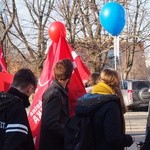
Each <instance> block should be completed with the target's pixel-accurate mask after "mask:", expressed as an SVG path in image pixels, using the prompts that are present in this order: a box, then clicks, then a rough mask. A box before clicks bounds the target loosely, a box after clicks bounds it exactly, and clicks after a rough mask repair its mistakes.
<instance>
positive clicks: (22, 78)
mask: <svg viewBox="0 0 150 150" xmlns="http://www.w3.org/2000/svg"><path fill="white" fill-rule="evenodd" d="M30 84H32V85H33V86H34V88H35V89H36V87H37V79H36V77H35V75H34V73H33V72H32V71H31V70H30V69H27V68H22V69H20V70H18V71H17V72H16V73H15V75H14V78H13V82H12V87H19V88H21V89H25V88H26V87H28V86H29V85H30Z"/></svg>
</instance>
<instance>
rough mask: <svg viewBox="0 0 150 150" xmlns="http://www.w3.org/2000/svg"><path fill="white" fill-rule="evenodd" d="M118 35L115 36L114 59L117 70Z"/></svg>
mask: <svg viewBox="0 0 150 150" xmlns="http://www.w3.org/2000/svg"><path fill="white" fill-rule="evenodd" d="M116 50H117V37H116V36H114V61H115V70H117V53H116Z"/></svg>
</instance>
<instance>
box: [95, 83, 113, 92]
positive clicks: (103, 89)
mask: <svg viewBox="0 0 150 150" xmlns="http://www.w3.org/2000/svg"><path fill="white" fill-rule="evenodd" d="M92 94H115V92H114V90H113V89H112V88H111V87H110V86H109V85H107V84H106V83H104V82H99V83H98V84H96V85H95V86H94V87H93V89H92Z"/></svg>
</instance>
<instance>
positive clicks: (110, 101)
mask: <svg viewBox="0 0 150 150" xmlns="http://www.w3.org/2000/svg"><path fill="white" fill-rule="evenodd" d="M93 112H94V113H93ZM125 112H126V107H125V104H124V101H123V96H122V93H121V88H120V77H119V75H118V73H117V71H115V70H111V69H104V70H102V71H101V73H100V81H99V83H98V84H96V85H95V86H94V87H93V89H92V94H85V95H83V96H82V97H81V98H79V100H78V105H77V108H76V114H77V115H82V116H83V115H84V116H87V115H88V114H92V113H93V115H92V124H90V125H89V126H88V127H86V125H85V127H84V128H87V131H84V132H83V133H86V136H84V142H81V143H80V145H81V148H80V149H82V150H123V149H124V147H129V146H131V144H132V143H133V139H132V137H131V136H130V135H127V134H125V121H124V116H123V114H124V113H125ZM90 130H91V131H92V132H89V131H90ZM88 133H89V134H88ZM87 143H90V144H89V145H88V144H87ZM91 145H92V146H91Z"/></svg>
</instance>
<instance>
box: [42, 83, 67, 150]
mask: <svg viewBox="0 0 150 150" xmlns="http://www.w3.org/2000/svg"><path fill="white" fill-rule="evenodd" d="M68 117H69V105H68V96H67V90H66V89H64V88H63V87H62V86H61V85H60V84H59V83H58V82H57V81H56V80H54V81H53V83H52V84H51V85H50V87H49V88H48V89H47V90H46V92H45V93H44V95H43V101H42V119H41V134H40V148H39V149H40V150H63V149H64V148H63V147H64V127H65V124H66V122H67V120H68Z"/></svg>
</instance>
